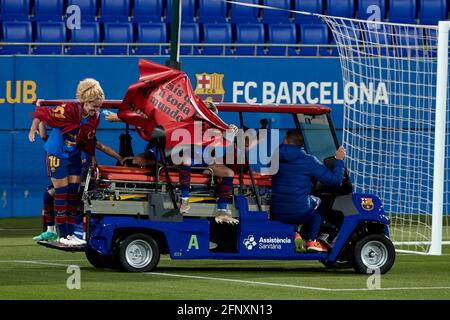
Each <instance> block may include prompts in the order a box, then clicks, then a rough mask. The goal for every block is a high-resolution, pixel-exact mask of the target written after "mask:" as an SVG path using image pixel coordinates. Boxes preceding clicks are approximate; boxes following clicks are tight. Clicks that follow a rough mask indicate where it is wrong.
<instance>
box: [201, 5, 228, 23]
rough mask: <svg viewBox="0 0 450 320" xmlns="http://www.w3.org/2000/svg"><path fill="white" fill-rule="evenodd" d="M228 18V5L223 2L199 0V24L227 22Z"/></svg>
mask: <svg viewBox="0 0 450 320" xmlns="http://www.w3.org/2000/svg"><path fill="white" fill-rule="evenodd" d="M226 16H227V3H226V2H225V1H222V0H199V3H198V21H199V22H225V21H226Z"/></svg>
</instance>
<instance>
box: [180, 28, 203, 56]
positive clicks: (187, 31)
mask: <svg viewBox="0 0 450 320" xmlns="http://www.w3.org/2000/svg"><path fill="white" fill-rule="evenodd" d="M183 43H200V29H199V26H198V23H195V22H191V23H182V24H181V29H180V54H183V55H188V54H199V47H198V46H183Z"/></svg>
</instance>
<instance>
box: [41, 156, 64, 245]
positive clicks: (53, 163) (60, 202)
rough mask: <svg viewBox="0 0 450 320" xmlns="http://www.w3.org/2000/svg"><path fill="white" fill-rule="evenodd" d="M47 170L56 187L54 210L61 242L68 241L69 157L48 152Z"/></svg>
mask: <svg viewBox="0 0 450 320" xmlns="http://www.w3.org/2000/svg"><path fill="white" fill-rule="evenodd" d="M46 162H47V171H48V175H49V177H50V179H51V181H52V185H53V188H54V189H55V195H54V205H53V208H54V211H55V223H56V225H57V227H58V232H59V242H60V243H64V242H65V241H67V229H66V222H67V192H68V184H69V182H68V179H67V177H68V168H67V165H68V164H67V159H64V158H59V157H57V156H54V155H51V154H47V159H46Z"/></svg>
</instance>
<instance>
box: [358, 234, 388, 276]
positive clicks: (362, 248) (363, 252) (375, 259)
mask: <svg viewBox="0 0 450 320" xmlns="http://www.w3.org/2000/svg"><path fill="white" fill-rule="evenodd" d="M394 261H395V248H394V245H393V244H392V242H391V240H389V239H388V238H387V237H386V236H385V235H383V234H370V235H367V236H365V237H363V238H361V239H360V240H358V242H356V244H355V249H354V261H353V267H354V268H355V270H356V272H358V273H364V274H367V273H370V272H371V270H378V271H379V272H380V273H381V274H383V273H386V272H388V271H389V270H390V269H391V267H392V265H393V264H394Z"/></svg>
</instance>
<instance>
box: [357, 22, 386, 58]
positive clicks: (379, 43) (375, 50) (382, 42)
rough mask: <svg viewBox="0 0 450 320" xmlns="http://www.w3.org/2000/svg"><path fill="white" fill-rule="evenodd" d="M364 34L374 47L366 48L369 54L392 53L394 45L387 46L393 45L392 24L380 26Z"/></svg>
mask: <svg viewBox="0 0 450 320" xmlns="http://www.w3.org/2000/svg"><path fill="white" fill-rule="evenodd" d="M370 27H373V26H370ZM363 34H364V35H365V36H366V37H367V38H366V39H364V40H365V41H367V42H368V43H370V44H371V45H372V48H367V49H366V51H367V52H368V53H369V54H373V55H375V56H378V55H382V56H386V55H389V56H391V55H392V51H393V49H392V47H389V48H387V46H391V45H392V44H393V30H392V26H391V25H384V26H382V27H381V26H380V28H379V29H378V30H376V31H375V30H373V31H371V32H364V33H363Z"/></svg>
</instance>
